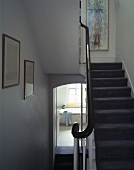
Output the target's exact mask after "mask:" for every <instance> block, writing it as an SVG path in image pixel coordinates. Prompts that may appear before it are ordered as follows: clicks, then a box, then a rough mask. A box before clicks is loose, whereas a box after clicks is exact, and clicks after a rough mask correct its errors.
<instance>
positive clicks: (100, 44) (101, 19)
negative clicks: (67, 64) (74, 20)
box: [87, 0, 109, 51]
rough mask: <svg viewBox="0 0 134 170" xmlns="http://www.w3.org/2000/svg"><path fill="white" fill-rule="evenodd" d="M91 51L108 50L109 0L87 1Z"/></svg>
mask: <svg viewBox="0 0 134 170" xmlns="http://www.w3.org/2000/svg"><path fill="white" fill-rule="evenodd" d="M87 26H88V28H89V38H90V49H91V51H108V50H109V0H87Z"/></svg>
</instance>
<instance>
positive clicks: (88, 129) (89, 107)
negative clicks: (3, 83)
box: [72, 21, 94, 170]
mask: <svg viewBox="0 0 134 170" xmlns="http://www.w3.org/2000/svg"><path fill="white" fill-rule="evenodd" d="M80 25H81V27H83V28H85V33H86V83H87V127H86V129H85V130H83V131H81V132H79V124H78V123H74V124H73V127H72V135H73V137H74V141H77V140H79V139H83V138H87V137H88V136H89V135H90V134H91V133H92V131H93V128H94V113H93V98H92V82H91V57H90V43H89V29H88V27H87V26H86V25H84V24H83V23H82V22H81V21H80ZM74 147H75V146H74ZM76 148H78V147H76ZM74 150H75V149H74ZM74 154H75V153H74ZM76 154H77V151H76ZM75 157H77V156H76V155H74V159H75ZM77 162H78V161H75V162H74V164H75V163H77ZM74 167H78V165H76V166H75V165H74ZM74 170H78V169H74Z"/></svg>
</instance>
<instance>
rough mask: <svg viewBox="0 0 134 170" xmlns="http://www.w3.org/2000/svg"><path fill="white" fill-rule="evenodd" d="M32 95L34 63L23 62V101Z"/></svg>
mask: <svg viewBox="0 0 134 170" xmlns="http://www.w3.org/2000/svg"><path fill="white" fill-rule="evenodd" d="M33 94H34V61H29V60H24V99H26V98H27V97H30V96H32V95H33Z"/></svg>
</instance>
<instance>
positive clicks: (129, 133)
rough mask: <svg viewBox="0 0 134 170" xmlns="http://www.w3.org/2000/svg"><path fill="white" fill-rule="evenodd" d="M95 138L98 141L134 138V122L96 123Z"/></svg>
mask: <svg viewBox="0 0 134 170" xmlns="http://www.w3.org/2000/svg"><path fill="white" fill-rule="evenodd" d="M95 139H96V141H98V140H106V141H107V140H117V139H120V140H121V139H122V140H127V139H129V140H131V139H134V124H133V123H128V124H127V123H120V124H119V123H118V124H115V123H114V124H112V123H111V124H110V123H109V124H106V123H105V124H103V123H102V124H101V123H100V124H95Z"/></svg>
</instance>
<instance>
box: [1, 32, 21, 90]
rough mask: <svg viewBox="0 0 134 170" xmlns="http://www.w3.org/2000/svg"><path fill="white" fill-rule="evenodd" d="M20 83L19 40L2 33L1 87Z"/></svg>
mask: <svg viewBox="0 0 134 170" xmlns="http://www.w3.org/2000/svg"><path fill="white" fill-rule="evenodd" d="M19 83H20V41H18V40H16V39H15V38H12V37H10V36H8V35H6V34H3V35H2V88H7V87H12V86H16V85H19Z"/></svg>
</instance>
